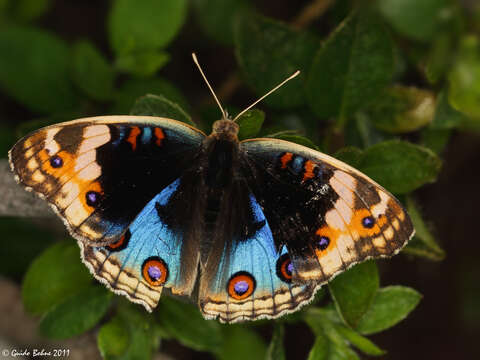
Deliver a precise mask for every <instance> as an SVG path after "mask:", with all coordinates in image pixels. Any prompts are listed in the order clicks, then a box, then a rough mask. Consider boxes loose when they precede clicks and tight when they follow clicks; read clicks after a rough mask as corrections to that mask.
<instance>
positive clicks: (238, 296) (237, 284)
mask: <svg viewBox="0 0 480 360" xmlns="http://www.w3.org/2000/svg"><path fill="white" fill-rule="evenodd" d="M256 286H257V284H256V282H255V278H254V277H253V276H252V275H250V274H249V273H248V272H246V271H239V272H237V273H235V274H233V275H232V277H231V278H230V280H229V281H228V285H227V292H228V294H229V295H230V296H231V297H232V298H234V299H235V300H243V299H246V298H248V297H249V296H250V295H252V294H253V292H254V291H255V287H256Z"/></svg>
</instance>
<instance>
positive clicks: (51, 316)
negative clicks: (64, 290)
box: [39, 285, 113, 339]
mask: <svg viewBox="0 0 480 360" xmlns="http://www.w3.org/2000/svg"><path fill="white" fill-rule="evenodd" d="M112 297H113V294H112V292H110V291H109V290H107V289H106V288H105V287H104V286H100V285H92V286H90V287H89V288H87V289H85V290H83V291H80V292H79V293H77V294H75V295H72V296H71V297H69V298H67V299H66V300H65V301H64V302H62V303H61V304H59V305H58V306H56V307H54V308H53V309H52V310H51V311H49V312H48V313H47V314H46V315H45V317H43V318H42V321H41V322H40V327H39V329H40V332H41V334H42V335H45V336H47V337H49V338H54V339H66V338H70V337H72V336H76V335H80V334H82V333H84V332H86V331H88V330H90V329H91V328H93V327H94V326H95V325H96V324H97V323H98V322H99V321H100V319H101V318H102V317H103V316H104V315H105V313H106V312H107V310H108V307H109V305H110V302H111V300H112Z"/></svg>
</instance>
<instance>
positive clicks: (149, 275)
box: [142, 256, 168, 286]
mask: <svg viewBox="0 0 480 360" xmlns="http://www.w3.org/2000/svg"><path fill="white" fill-rule="evenodd" d="M142 275H143V278H144V279H145V280H146V281H147V282H148V283H149V284H150V285H152V286H161V285H163V284H165V282H166V281H167V279H168V267H167V264H165V262H164V261H163V260H162V259H160V258H159V257H158V256H152V257H149V258H148V259H147V260H145V261H144V262H143V265H142Z"/></svg>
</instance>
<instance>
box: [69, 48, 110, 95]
mask: <svg viewBox="0 0 480 360" xmlns="http://www.w3.org/2000/svg"><path fill="white" fill-rule="evenodd" d="M72 79H73V82H74V83H75V85H76V86H78V88H79V89H81V90H82V91H83V92H85V94H87V95H88V96H90V97H91V98H93V99H96V100H108V99H110V98H111V97H112V96H113V82H114V80H115V74H114V72H113V70H112V69H111V67H110V65H109V64H108V63H107V61H106V60H105V58H104V57H103V55H102V54H100V53H99V52H98V50H97V49H96V48H95V47H94V46H93V45H92V44H91V43H90V42H88V41H79V42H77V43H76V44H75V45H74V46H73V49H72Z"/></svg>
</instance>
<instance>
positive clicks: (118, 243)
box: [107, 235, 125, 249]
mask: <svg viewBox="0 0 480 360" xmlns="http://www.w3.org/2000/svg"><path fill="white" fill-rule="evenodd" d="M124 242H125V235H122V237H121V238H120V239H118V240H117V241H115V242H113V243H111V244H108V246H107V247H108V248H109V249H117V248H119V247H120V246H122V245H123V243H124Z"/></svg>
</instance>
